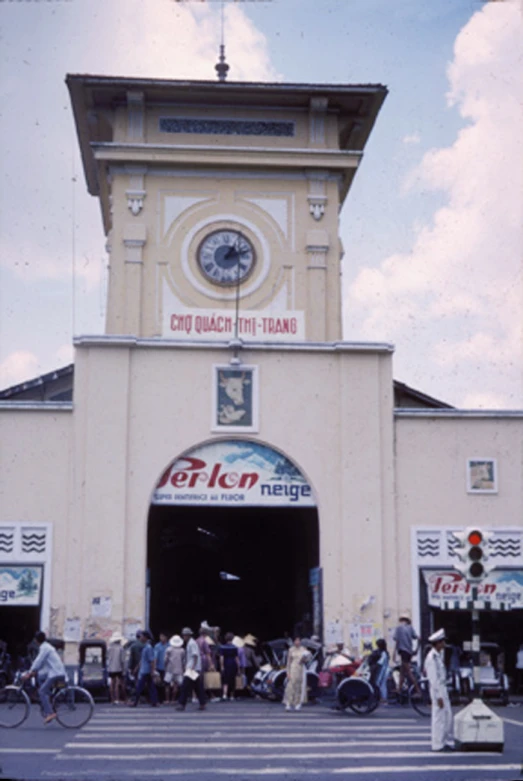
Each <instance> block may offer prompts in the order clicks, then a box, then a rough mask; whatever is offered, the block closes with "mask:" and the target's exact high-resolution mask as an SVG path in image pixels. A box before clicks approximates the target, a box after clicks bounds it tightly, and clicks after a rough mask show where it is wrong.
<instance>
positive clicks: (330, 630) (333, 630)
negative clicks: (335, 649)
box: [325, 621, 343, 645]
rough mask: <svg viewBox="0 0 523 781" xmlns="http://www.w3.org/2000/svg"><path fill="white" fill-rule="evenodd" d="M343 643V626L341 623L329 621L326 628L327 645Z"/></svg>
mask: <svg viewBox="0 0 523 781" xmlns="http://www.w3.org/2000/svg"><path fill="white" fill-rule="evenodd" d="M337 643H343V626H342V625H341V621H328V622H327V626H326V627H325V645H336V644H337Z"/></svg>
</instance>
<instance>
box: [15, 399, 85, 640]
mask: <svg viewBox="0 0 523 781" xmlns="http://www.w3.org/2000/svg"><path fill="white" fill-rule="evenodd" d="M26 404H27V405H28V406H27V408H26V409H15V408H13V407H9V406H7V405H6V406H5V407H0V443H1V445H0V523H2V524H6V525H8V526H9V525H13V524H15V525H21V526H30V525H38V524H50V525H51V527H52V532H53V533H52V535H48V539H47V545H50V541H51V539H52V560H51V559H50V558H48V557H47V554H48V553H49V552H50V551H49V550H47V551H46V552H45V553H44V555H43V556H40V555H35V556H31V555H29V557H27V556H25V557H24V561H25V560H27V561H28V563H30V562H31V561H34V562H35V563H37V562H42V563H44V565H45V571H44V608H45V615H43V616H42V620H43V623H44V626H45V628H46V629H49V628H51V629H52V628H53V625H54V627H55V628H56V627H57V624H58V622H60V625H61V622H62V621H63V616H64V610H63V608H64V601H65V600H64V595H65V593H66V582H65V573H66V571H67V569H68V567H69V562H68V558H67V553H68V547H67V541H68V519H69V517H70V502H71V498H72V496H71V480H72V476H73V472H74V466H73V462H72V460H71V452H72V440H73V425H74V424H73V414H72V410H71V409H70V408H69V409H68V408H67V406H66V405H64V406H63V407H62V408H60V407H59V406H58V405H52V404H48V408H47V409H45V408H44V407H40V409H31V403H30V402H26ZM34 406H37V405H34ZM1 558H2V554H0V559H1ZM49 587H50V588H49ZM48 602H50V605H51V607H52V608H55V609H60V608H61V612H60V615H58V613H57V612H56V610H55V611H54V612H53V611H51V613H52V615H50V614H49V611H48V607H49V605H48ZM48 622H51V623H48Z"/></svg>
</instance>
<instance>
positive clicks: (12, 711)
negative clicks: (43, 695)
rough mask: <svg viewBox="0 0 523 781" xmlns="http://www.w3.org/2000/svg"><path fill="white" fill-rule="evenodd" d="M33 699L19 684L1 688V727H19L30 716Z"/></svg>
mask: <svg viewBox="0 0 523 781" xmlns="http://www.w3.org/2000/svg"><path fill="white" fill-rule="evenodd" d="M30 708H31V700H30V699H29V697H28V696H27V694H26V693H25V692H24V690H23V689H21V688H20V687H19V686H5V687H4V688H3V689H1V690H0V727H6V728H8V729H9V728H11V727H19V726H20V724H22V722H24V721H25V720H26V718H27V717H28V716H29V710H30Z"/></svg>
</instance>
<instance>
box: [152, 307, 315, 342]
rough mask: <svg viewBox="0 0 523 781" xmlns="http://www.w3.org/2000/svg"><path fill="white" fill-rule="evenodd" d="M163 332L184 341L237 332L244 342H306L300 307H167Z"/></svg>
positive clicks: (222, 337) (225, 336) (228, 336)
mask: <svg viewBox="0 0 523 781" xmlns="http://www.w3.org/2000/svg"><path fill="white" fill-rule="evenodd" d="M163 336H164V338H168V339H183V340H184V341H194V340H205V341H208V340H213V341H223V340H225V341H228V340H229V339H233V338H234V337H235V336H238V337H239V338H240V339H242V340H243V341H244V342H245V341H247V342H303V341H304V340H305V317H304V313H303V312H302V311H298V310H283V309H282V310H272V309H267V310H261V311H260V310H247V309H243V310H240V312H239V315H238V333H236V313H235V312H234V311H231V310H223V309H183V308H181V307H180V306H175V307H165V310H164V322H163Z"/></svg>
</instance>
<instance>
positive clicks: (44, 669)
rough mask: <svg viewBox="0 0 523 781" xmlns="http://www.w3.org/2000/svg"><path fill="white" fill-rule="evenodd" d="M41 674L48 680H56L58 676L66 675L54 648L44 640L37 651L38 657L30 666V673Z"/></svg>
mask: <svg viewBox="0 0 523 781" xmlns="http://www.w3.org/2000/svg"><path fill="white" fill-rule="evenodd" d="M35 670H36V671H37V672H41V673H43V674H45V675H46V676H47V677H48V678H56V677H57V676H58V675H64V676H65V675H66V672H65V667H64V663H63V662H62V660H61V659H60V657H59V655H58V651H57V650H56V648H53V646H52V645H51V643H48V642H47V640H45V641H44V642H43V643H42V644H41V646H40V650H39V651H38V656H37V657H36V659H35V660H34V662H33V664H32V665H31V669H30V672H34V671H35Z"/></svg>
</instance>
